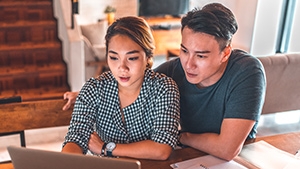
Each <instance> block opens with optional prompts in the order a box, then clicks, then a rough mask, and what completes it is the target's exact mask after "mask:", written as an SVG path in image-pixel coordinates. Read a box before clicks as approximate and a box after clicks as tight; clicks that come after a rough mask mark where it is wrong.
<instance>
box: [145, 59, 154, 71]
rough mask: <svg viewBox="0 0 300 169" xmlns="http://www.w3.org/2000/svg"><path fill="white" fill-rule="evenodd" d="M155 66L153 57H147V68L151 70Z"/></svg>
mask: <svg viewBox="0 0 300 169" xmlns="http://www.w3.org/2000/svg"><path fill="white" fill-rule="evenodd" d="M152 65H153V57H147V66H146V67H147V68H150V69H151V67H152Z"/></svg>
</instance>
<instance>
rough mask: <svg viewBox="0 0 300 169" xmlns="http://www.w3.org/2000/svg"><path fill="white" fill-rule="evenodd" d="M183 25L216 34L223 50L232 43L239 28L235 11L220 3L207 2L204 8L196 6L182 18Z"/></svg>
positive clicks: (194, 29)
mask: <svg viewBox="0 0 300 169" xmlns="http://www.w3.org/2000/svg"><path fill="white" fill-rule="evenodd" d="M181 25H182V28H181V29H183V28H184V27H185V26H187V27H188V28H190V29H192V30H193V31H194V32H202V33H206V34H210V35H212V36H214V37H215V39H216V40H217V41H218V43H219V46H220V50H221V51H222V50H223V49H224V48H225V47H226V46H227V45H229V44H230V43H231V40H232V36H233V34H235V32H236V31H237V29H238V25H237V22H236V20H235V17H234V15H233V13H232V12H231V11H230V10H229V9H228V8H226V7H225V6H223V5H222V4H220V3H211V4H207V5H205V6H204V7H203V8H202V9H198V8H195V9H194V10H192V11H190V12H188V13H187V15H186V16H185V17H183V18H182V20H181Z"/></svg>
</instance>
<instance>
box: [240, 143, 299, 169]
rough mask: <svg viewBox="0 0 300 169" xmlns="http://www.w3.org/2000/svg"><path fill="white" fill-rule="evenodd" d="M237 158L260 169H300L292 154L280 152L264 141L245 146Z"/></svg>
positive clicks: (297, 160)
mask: <svg viewBox="0 0 300 169" xmlns="http://www.w3.org/2000/svg"><path fill="white" fill-rule="evenodd" d="M299 146H300V145H299ZM239 156H240V157H241V158H243V159H245V160H247V161H249V162H250V163H252V164H254V165H255V166H258V167H259V168H262V169H269V168H272V169H292V168H293V169H295V168H300V160H299V159H297V158H296V157H295V156H294V155H293V154H290V153H287V152H285V151H282V150H280V149H278V148H276V147H274V146H272V145H270V144H268V143H267V142H265V141H259V142H255V143H252V144H248V145H245V146H244V147H243V149H242V151H241V153H240V154H239Z"/></svg>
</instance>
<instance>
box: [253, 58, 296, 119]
mask: <svg viewBox="0 0 300 169" xmlns="http://www.w3.org/2000/svg"><path fill="white" fill-rule="evenodd" d="M258 58H259V60H260V61H261V62H262V64H263V66H264V68H265V72H266V79H267V91H266V97H265V103H264V106H263V110H262V114H269V113H276V112H283V111H289V110H300V53H295V54H276V55H272V56H267V57H258Z"/></svg>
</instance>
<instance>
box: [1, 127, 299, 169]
mask: <svg viewBox="0 0 300 169" xmlns="http://www.w3.org/2000/svg"><path fill="white" fill-rule="evenodd" d="M260 140H264V141H266V142H267V143H269V144H271V145H273V146H275V147H277V148H279V149H281V150H283V151H286V152H288V153H291V154H295V153H296V151H297V150H298V149H300V132H297V133H288V134H280V135H274V136H266V137H259V138H256V139H253V140H250V141H247V142H246V143H245V144H250V143H253V142H256V141H260ZM203 155H206V153H203V152H201V151H198V150H195V149H193V148H183V149H178V150H175V151H173V153H172V154H171V156H170V157H169V159H168V160H166V161H156V160H140V161H141V163H142V169H168V168H169V169H171V167H170V164H173V163H175V162H180V161H183V160H188V159H192V158H196V157H200V156H203ZM0 169H13V166H12V164H11V163H6V164H0Z"/></svg>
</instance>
